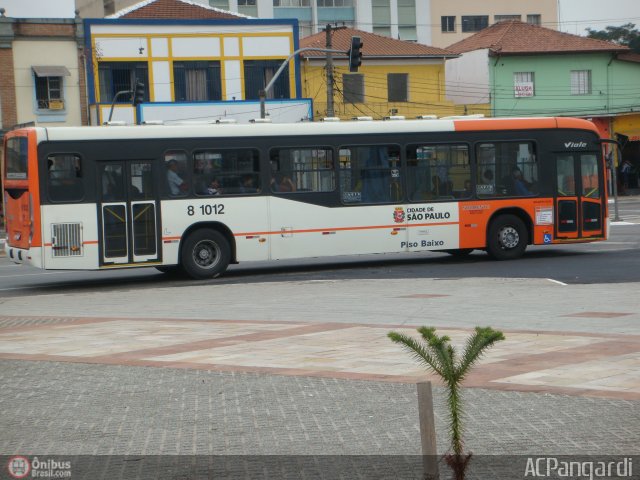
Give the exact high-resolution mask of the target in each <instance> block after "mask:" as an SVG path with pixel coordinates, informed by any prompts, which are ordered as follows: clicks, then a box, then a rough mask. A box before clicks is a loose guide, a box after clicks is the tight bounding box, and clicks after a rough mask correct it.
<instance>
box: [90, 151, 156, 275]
mask: <svg viewBox="0 0 640 480" xmlns="http://www.w3.org/2000/svg"><path fill="white" fill-rule="evenodd" d="M153 168H154V167H153V163H152V162H150V161H135V162H126V163H125V162H104V163H101V164H100V165H99V175H100V186H99V191H100V199H99V204H98V205H99V215H100V221H101V225H100V246H101V264H102V265H114V264H138V263H146V262H157V261H159V260H160V256H159V244H160V243H159V235H160V228H159V218H160V215H159V213H160V212H159V211H158V210H159V205H160V202H159V201H158V197H157V193H158V192H157V187H156V183H155V182H154V179H153Z"/></svg>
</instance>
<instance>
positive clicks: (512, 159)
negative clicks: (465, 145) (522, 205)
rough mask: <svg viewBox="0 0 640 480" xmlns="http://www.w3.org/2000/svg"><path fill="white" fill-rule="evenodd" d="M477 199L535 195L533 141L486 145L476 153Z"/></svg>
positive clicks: (536, 191)
mask: <svg viewBox="0 0 640 480" xmlns="http://www.w3.org/2000/svg"><path fill="white" fill-rule="evenodd" d="M476 156H477V162H478V170H477V171H478V177H477V186H476V192H477V194H478V196H479V197H480V198H489V197H522V196H531V195H537V194H538V190H537V182H538V163H537V161H536V155H535V150H534V144H533V142H488V143H481V144H479V145H478V146H477V150H476Z"/></svg>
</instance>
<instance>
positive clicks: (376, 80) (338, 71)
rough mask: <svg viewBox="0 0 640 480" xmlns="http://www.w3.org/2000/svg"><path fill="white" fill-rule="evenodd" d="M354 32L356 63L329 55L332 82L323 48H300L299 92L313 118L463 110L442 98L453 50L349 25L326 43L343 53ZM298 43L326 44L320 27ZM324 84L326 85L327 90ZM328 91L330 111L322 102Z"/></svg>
mask: <svg viewBox="0 0 640 480" xmlns="http://www.w3.org/2000/svg"><path fill="white" fill-rule="evenodd" d="M354 36H357V37H360V39H361V41H362V42H363V47H362V53H363V56H362V65H361V66H360V67H359V69H358V71H357V72H350V71H349V60H348V56H347V55H346V54H333V55H332V57H333V58H332V64H333V69H332V72H333V74H332V78H333V81H331V79H330V78H328V76H327V68H326V66H327V59H326V54H325V53H324V52H321V51H317V52H314V51H305V52H302V53H301V56H302V58H303V61H302V79H303V96H305V97H309V98H311V99H312V100H313V106H314V116H315V117H316V118H318V117H327V116H329V117H331V116H335V117H339V118H342V119H350V118H352V117H362V116H365V117H373V118H374V119H382V118H385V117H390V116H400V115H401V116H405V117H406V118H415V117H417V116H420V115H436V116H438V117H441V116H450V115H457V114H463V113H465V106H456V105H455V104H454V103H453V102H451V101H448V100H447V99H446V98H445V97H446V95H445V78H444V72H445V62H446V61H448V60H447V59H450V58H455V57H456V55H455V54H452V52H449V51H447V50H444V49H441V48H436V47H428V46H426V45H421V44H417V43H414V42H406V41H402V40H395V39H392V38H389V37H385V36H381V35H376V34H374V33H369V32H363V31H359V30H353V29H349V28H347V29H338V30H332V31H331V42H330V43H331V48H332V49H334V50H339V51H344V52H346V51H347V50H348V49H349V48H350V45H351V38H352V37H354ZM300 45H301V47H317V48H326V45H327V35H326V32H322V33H319V34H316V35H312V36H309V37H306V38H303V39H302V40H301V41H300ZM328 84H331V85H332V88H329V89H327V85H328ZM331 95H332V96H333V112H331V107H330V106H328V105H327V99H328V98H330V96H331ZM484 111H485V110H482V108H481V107H480V108H476V106H472V105H467V106H466V112H467V113H484Z"/></svg>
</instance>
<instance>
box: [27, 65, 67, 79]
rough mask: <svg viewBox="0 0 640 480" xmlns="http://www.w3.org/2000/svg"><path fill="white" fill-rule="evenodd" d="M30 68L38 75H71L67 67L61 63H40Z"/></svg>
mask: <svg viewBox="0 0 640 480" xmlns="http://www.w3.org/2000/svg"><path fill="white" fill-rule="evenodd" d="M31 68H32V69H33V72H34V73H35V74H36V75H37V76H38V77H68V76H70V75H71V73H70V72H69V70H67V67H64V66H62V65H40V66H34V67H31Z"/></svg>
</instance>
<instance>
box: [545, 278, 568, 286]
mask: <svg viewBox="0 0 640 480" xmlns="http://www.w3.org/2000/svg"><path fill="white" fill-rule="evenodd" d="M547 280H549V281H550V282H551V283H557V284H558V285H562V286H564V287H566V286H567V285H568V284H566V283H564V282H561V281H559V280H554V279H553V278H547Z"/></svg>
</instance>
